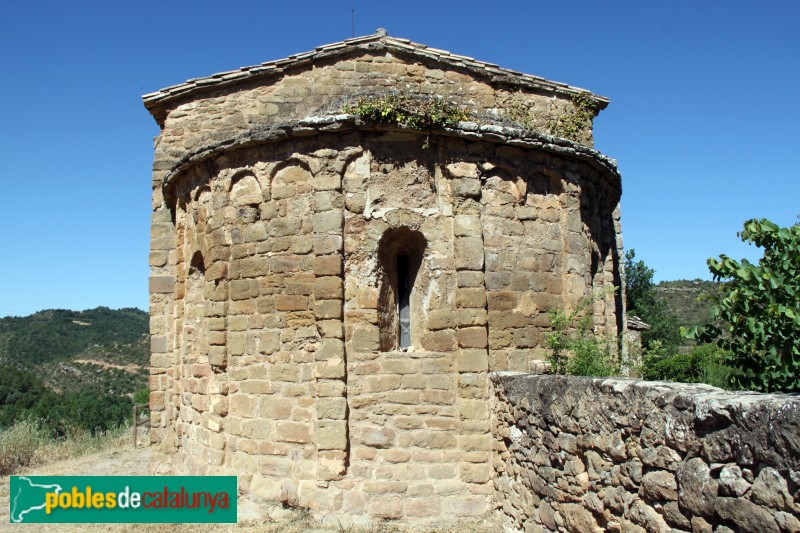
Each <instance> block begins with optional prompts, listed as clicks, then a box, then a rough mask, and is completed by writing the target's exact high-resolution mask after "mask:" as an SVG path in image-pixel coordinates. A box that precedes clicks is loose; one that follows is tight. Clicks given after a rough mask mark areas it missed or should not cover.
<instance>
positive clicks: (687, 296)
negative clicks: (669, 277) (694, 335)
mask: <svg viewBox="0 0 800 533" xmlns="http://www.w3.org/2000/svg"><path fill="white" fill-rule="evenodd" d="M720 285H721V283H719V282H716V281H703V280H691V281H689V280H678V281H662V282H661V283H659V284H658V285H656V291H657V293H658V296H659V297H660V298H662V299H663V300H664V302H666V304H667V307H668V308H669V310H670V311H671V312H672V313H673V314H674V315H675V316H676V317H678V324H680V325H681V326H702V325H704V324H707V323H708V322H709V321H710V320H711V306H712V303H711V302H710V301H708V299H706V298H701V295H704V294H705V295H711V294H717V293H718V291H719V289H720Z"/></svg>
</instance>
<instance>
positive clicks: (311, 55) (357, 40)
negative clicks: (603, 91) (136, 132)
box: [142, 28, 608, 109]
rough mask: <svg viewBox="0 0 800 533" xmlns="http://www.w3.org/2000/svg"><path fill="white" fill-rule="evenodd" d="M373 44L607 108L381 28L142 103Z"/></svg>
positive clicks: (557, 85)
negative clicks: (558, 92) (396, 35)
mask: <svg viewBox="0 0 800 533" xmlns="http://www.w3.org/2000/svg"><path fill="white" fill-rule="evenodd" d="M373 43H381V44H382V45H384V46H386V47H387V48H389V49H396V50H397V51H400V52H405V53H408V54H413V55H418V56H422V57H427V58H428V59H433V60H435V61H437V60H438V61H443V62H447V63H450V64H451V65H455V66H458V67H466V68H468V69H476V70H482V71H485V73H486V74H487V75H488V76H489V77H491V78H492V80H493V81H500V82H506V83H513V82H514V81H515V80H517V81H518V82H523V83H525V84H530V85H533V86H536V87H540V88H543V89H549V90H552V91H561V92H566V93H573V94H575V93H589V94H590V95H591V96H592V98H593V99H594V100H595V101H596V102H597V104H599V105H600V106H601V109H602V108H604V107H605V106H606V105H607V104H608V99H607V98H605V97H603V96H599V95H596V94H594V93H592V92H591V91H589V90H587V89H582V88H580V87H574V86H572V85H567V84H566V83H561V82H557V81H552V80H548V79H546V78H542V77H540V76H535V75H533V74H525V73H523V72H520V71H517V70H512V69H508V68H503V67H500V66H498V65H497V64H495V63H489V62H486V61H481V60H478V59H475V58H473V57H470V56H464V55H459V54H454V53H452V52H450V51H448V50H443V49H439V48H432V47H430V46H428V45H426V44H424V43H417V42H414V41H411V40H410V39H404V38H400V37H391V36H389V34H388V33H387V32H386V30H385V29H383V28H378V29H377V30H376V32H375V33H373V34H370V35H362V36H359V37H351V38H349V39H345V40H343V41H337V42H333V43H328V44H323V45H320V46H317V47H315V48H314V49H313V50H310V51H308V52H299V53H296V54H292V55H290V56H288V57H285V58H281V59H273V60H270V61H265V62H263V63H261V64H259V65H253V66H249V67H241V68H239V69H238V70H230V71H225V72H218V73H216V74H212V75H210V76H206V77H202V78H192V79H189V80H187V81H185V82H183V83H179V84H176V85H171V86H169V87H165V88H164V89H161V90H158V91H155V92H151V93H148V94H145V95H144V96H142V100H144V104H145V107H147V108H148V109H149V108H151V107H153V106H155V105H156V104H158V103H160V102H163V101H165V100H170V99H172V98H177V97H179V96H182V95H184V94H187V93H189V92H192V91H193V90H195V89H199V88H201V87H202V88H204V87H212V86H220V85H227V84H230V83H234V82H235V81H237V80H241V79H245V78H252V77H256V76H260V75H262V74H265V73H267V72H282V71H283V69H284V68H287V67H290V66H292V65H299V64H305V63H307V62H309V61H314V60H316V59H318V58H323V57H328V56H329V55H330V54H332V53H336V52H337V51H339V50H346V49H351V48H352V49H355V48H357V47H360V46H364V45H372V44H373Z"/></svg>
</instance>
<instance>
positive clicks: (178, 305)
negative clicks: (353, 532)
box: [144, 32, 624, 522]
mask: <svg viewBox="0 0 800 533" xmlns="http://www.w3.org/2000/svg"><path fill="white" fill-rule="evenodd" d="M387 90H395V91H402V93H403V94H406V95H409V96H410V97H411V98H439V99H443V100H444V101H447V102H449V103H450V104H452V105H455V106H458V107H459V108H460V109H463V110H465V111H467V112H468V113H469V114H470V115H471V116H473V117H476V119H475V120H473V121H466V122H460V123H459V124H458V125H457V126H453V127H450V128H446V129H445V128H439V129H433V130H431V131H416V130H413V129H409V128H404V127H400V126H397V125H391V124H373V123H368V122H365V121H363V120H361V119H360V118H359V117H357V116H353V115H351V114H347V113H344V112H343V110H344V109H346V107H345V104H343V102H347V101H350V102H352V101H354V98H355V97H356V96H358V95H361V96H364V95H366V96H369V95H372V94H383V93H385V92H386V91H387ZM578 95H583V96H584V97H587V98H588V99H589V101H591V102H592V103H593V105H594V107H595V108H596V109H602V108H604V107H605V106H606V105H607V100H606V99H604V98H602V97H599V96H595V95H592V94H591V93H588V92H586V91H584V90H582V89H577V88H574V87H570V86H567V85H564V84H561V83H555V82H551V81H547V80H544V79H542V78H538V77H535V76H529V75H525V74H521V73H519V72H514V71H510V70H506V69H502V68H499V67H497V66H496V65H492V64H488V63H484V62H481V61H477V60H474V59H472V58H468V57H463V56H458V55H454V54H450V53H448V52H444V51H442V50H435V49H432V48H428V47H426V46H425V45H421V44H416V43H412V42H409V41H407V40H405V39H397V38H392V37H388V36H386V35H385V32H378V33H376V34H375V35H371V36H367V37H361V38H355V39H350V40H347V41H344V42H340V43H335V44H331V45H327V46H322V47H319V48H317V49H316V50H314V51H311V52H308V53H304V54H298V55H295V56H291V57H289V58H287V59H283V60H279V61H272V62H269V63H264V64H262V65H258V66H254V67H249V68H243V69H241V70H238V71H232V72H227V73H222V74H216V75H214V76H211V77H209V78H202V79H196V80H191V81H188V82H186V83H184V84H181V85H177V86H174V87H170V88H168V89H164V90H162V91H159V92H156V93H152V94H149V95H147V96H145V97H144V101H145V105H146V107H147V109H148V110H149V111H150V112H151V113H152V115H153V117H154V118H155V120H156V121H157V122H158V124H159V126H160V128H161V133H160V135H159V137H158V139H157V142H156V148H155V162H154V166H153V169H154V170H153V206H152V207H153V212H152V230H151V254H150V265H151V269H152V274H151V277H150V293H151V297H150V315H151V322H150V331H151V335H152V358H151V378H150V380H151V381H150V382H151V417H152V429H151V433H150V434H151V439H152V444H153V446H154V452H155V453H156V456H155V459H154V461H155V463H156V464H162V465H169V469H170V470H171V471H172V472H174V473H183V474H218V475H226V474H227V475H237V476H239V485H240V491H242V495H243V497H244V500H245V501H246V502H250V503H252V505H254V506H261V505H262V504H266V503H269V502H274V503H283V504H285V505H293V506H294V505H296V506H302V507H307V508H311V509H313V510H315V511H316V512H318V513H319V514H320V515H322V516H327V517H335V518H337V519H342V518H344V519H348V520H356V521H361V522H368V521H371V520H375V519H382V518H388V519H398V518H404V519H406V520H410V521H417V522H432V521H436V520H440V519H445V520H446V519H447V518H450V517H461V516H465V515H478V514H481V513H483V512H485V511H487V510H489V509H490V507H491V505H492V503H491V501H492V495H493V491H494V488H493V471H492V463H491V454H492V449H491V448H492V437H491V432H490V427H489V423H490V416H489V381H488V373H489V372H492V371H503V370H513V371H528V370H529V369H531V368H532V366H534V365H536V364H537V362H538V361H541V360H542V359H544V358H545V355H546V352H545V334H546V332H547V331H548V329H549V326H550V321H549V318H548V311H549V310H551V309H554V308H557V307H564V308H566V309H574V308H575V307H576V306H577V305H578V304H579V302H581V301H585V299H586V298H587V297H592V296H596V297H597V298H596V299H595V301H594V304H593V308H592V310H593V313H594V328H595V331H596V332H597V333H601V334H607V335H612V336H616V335H617V334H618V333H620V332H621V331H622V330H623V327H624V324H623V310H622V299H621V298H620V295H619V294H614V293H613V289H614V288H618V287H620V281H619V269H620V246H621V244H620V237H619V236H620V229H619V209H618V205H619V199H620V192H621V190H620V178H619V174H618V173H617V171H616V168H615V165H614V163H613V161H611V160H609V159H608V158H606V157H604V156H603V155H601V154H599V153H598V152H596V151H594V150H593V149H592V135H591V127H589V128H587V129H586V130H585V131H583V132H582V133H581V135H580V136H579V138H578V139H577V141H568V140H565V139H561V138H556V137H552V136H548V135H546V134H545V133H543V131H544V130H545V129H546V128H547V126H548V124H549V123H550V124H551V123H552V121H553V120H557V119H558V117H559V116H570V115H571V114H573V113H574V112H575V104H574V102H575V101H576V100H575V99H576V96H578ZM348 97H350V98H349V100H348ZM520 116H523V118H524V124H525V126H526V127H525V128H522V127H514V125H513V122H511V121H510V119H514V117H520ZM498 124H506V125H505V126H503V125H498ZM610 289H611V290H610Z"/></svg>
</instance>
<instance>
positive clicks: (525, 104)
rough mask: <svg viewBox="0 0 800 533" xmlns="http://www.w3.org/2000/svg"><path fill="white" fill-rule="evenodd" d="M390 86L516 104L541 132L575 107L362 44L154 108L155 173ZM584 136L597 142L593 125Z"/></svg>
mask: <svg viewBox="0 0 800 533" xmlns="http://www.w3.org/2000/svg"><path fill="white" fill-rule="evenodd" d="M387 91H403V92H404V93H407V94H410V95H418V96H423V97H442V98H446V99H448V100H451V101H453V102H455V103H457V104H458V105H459V106H461V107H463V108H465V109H467V110H470V111H475V112H479V113H489V114H495V115H498V116H503V115H507V114H509V113H511V112H512V111H509V110H516V111H517V112H524V113H525V114H526V115H528V116H531V117H533V118H532V119H531V120H532V122H533V123H534V124H535V126H536V127H537V128H538V129H539V130H541V131H543V130H544V129H545V126H546V124H547V122H548V121H549V120H551V119H553V118H555V117H558V116H560V115H563V114H564V113H567V112H569V110H571V109H573V104H572V103H571V101H570V99H569V98H568V97H567V96H565V95H553V94H544V93H537V92H535V91H531V90H522V89H520V88H514V87H510V86H508V85H505V84H502V83H499V84H498V83H494V84H493V83H491V82H489V81H487V80H482V79H476V78H475V76H474V75H471V74H469V73H466V72H458V71H454V70H452V69H446V68H444V67H443V66H442V65H441V64H437V63H436V62H435V61H425V60H420V59H417V58H413V59H411V60H409V59H408V58H404V57H399V56H398V55H396V54H393V53H390V52H385V51H383V52H382V51H371V52H366V51H363V50H356V51H354V52H353V53H352V54H351V55H350V57H344V58H337V60H335V61H333V60H331V61H327V62H322V63H319V64H316V65H314V66H313V68H312V67H311V66H308V65H304V66H300V67H296V68H290V69H288V71H287V72H285V73H282V74H281V75H276V76H274V77H273V78H272V79H267V80H259V81H258V82H250V83H248V84H244V85H240V86H237V87H236V88H235V89H229V88H228V89H217V90H214V91H211V92H210V93H208V94H204V95H202V96H195V95H193V96H192V98H191V99H188V98H185V99H179V100H177V101H172V102H169V103H168V104H164V105H165V106H166V107H165V108H163V109H162V108H158V109H153V110H151V111H152V112H153V113H154V114H155V115H157V116H158V117H159V118H158V121H159V124H160V125H161V129H162V131H161V134H160V135H159V137H158V140H157V145H156V154H155V162H154V174H153V178H154V180H155V181H156V183H158V184H159V185H160V179H159V178H161V177H162V176H163V175H164V174H165V173H166V171H168V170H170V169H173V168H174V167H175V165H176V164H177V163H178V162H179V161H181V160H182V159H184V158H186V157H188V156H190V155H191V154H193V153H195V152H196V151H197V150H198V149H199V148H201V147H203V146H205V145H206V144H207V143H208V142H209V140H216V141H219V140H221V139H225V138H235V137H236V136H237V135H241V134H243V133H245V132H248V131H250V130H252V129H253V128H258V127H263V126H264V125H269V124H274V123H279V122H286V121H291V120H297V119H301V118H304V117H307V116H313V115H319V114H325V113H333V114H335V113H340V112H342V110H341V109H335V108H331V106H332V105H333V104H334V103H335V102H341V103H342V105H343V104H344V103H345V101H354V95H358V94H364V93H375V92H378V93H380V92H387ZM348 99H349V100H348ZM520 110H522V111H520ZM581 142H583V143H584V144H586V145H587V146H592V145H593V140H592V132H591V128H589V129H588V130H587V131H586V132H585V136H584V138H583V139H582V140H581Z"/></svg>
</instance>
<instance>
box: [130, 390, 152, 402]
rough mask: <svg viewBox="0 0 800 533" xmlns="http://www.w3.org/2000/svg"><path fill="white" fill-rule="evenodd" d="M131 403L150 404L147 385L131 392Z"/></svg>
mask: <svg viewBox="0 0 800 533" xmlns="http://www.w3.org/2000/svg"><path fill="white" fill-rule="evenodd" d="M133 404H134V405H142V404H147V405H150V389H149V388H148V387H145V388H143V389H139V390H137V391H136V392H135V393H133Z"/></svg>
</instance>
